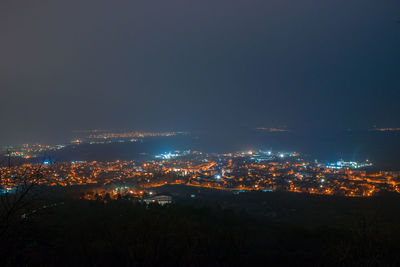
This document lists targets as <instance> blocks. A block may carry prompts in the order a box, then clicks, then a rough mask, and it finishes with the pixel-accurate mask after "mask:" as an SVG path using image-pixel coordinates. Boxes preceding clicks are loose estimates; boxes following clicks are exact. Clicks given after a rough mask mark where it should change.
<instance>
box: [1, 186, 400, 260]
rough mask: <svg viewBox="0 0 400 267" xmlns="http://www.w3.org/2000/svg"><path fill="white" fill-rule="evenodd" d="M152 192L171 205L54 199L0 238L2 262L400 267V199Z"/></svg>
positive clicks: (178, 188) (171, 188) (176, 188)
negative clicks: (52, 204)
mask: <svg viewBox="0 0 400 267" xmlns="http://www.w3.org/2000/svg"><path fill="white" fill-rule="evenodd" d="M156 190H157V192H158V193H167V192H168V193H169V194H170V195H172V196H173V198H174V200H175V203H174V204H172V205H168V206H159V205H150V206H146V205H144V204H140V203H138V202H137V201H132V200H124V199H120V200H115V201H108V202H107V203H104V202H100V201H85V200H77V199H71V198H69V197H59V199H58V200H57V203H60V204H59V205H58V206H56V207H51V208H47V209H42V210H40V211H38V212H37V213H35V214H33V215H31V216H29V217H28V218H27V219H26V220H22V221H21V220H18V223H16V224H14V225H13V227H12V228H10V231H7V233H6V234H3V237H2V240H3V242H2V246H1V257H0V260H1V265H2V266H110V265H113V266H398V264H400V255H399V254H398V251H399V248H400V246H399V244H400V243H399V242H400V215H399V213H398V208H399V207H400V198H399V197H398V196H394V195H381V196H377V197H375V198H371V199H355V198H352V199H350V198H342V197H326V196H310V195H304V194H295V193H275V192H273V193H270V192H268V193H256V192H254V193H240V194H239V195H234V194H232V193H231V192H218V191H210V190H201V191H199V190H198V189H197V188H186V187H182V186H167V187H163V188H158V189H156ZM192 194H196V197H195V198H192V197H190V195H192ZM52 199H53V201H54V198H52ZM41 203H42V202H41ZM40 205H42V204H40Z"/></svg>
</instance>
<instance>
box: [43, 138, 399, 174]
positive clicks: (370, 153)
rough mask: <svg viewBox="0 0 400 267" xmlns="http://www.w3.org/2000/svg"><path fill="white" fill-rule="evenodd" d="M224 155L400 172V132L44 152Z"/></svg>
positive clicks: (172, 141)
mask: <svg viewBox="0 0 400 267" xmlns="http://www.w3.org/2000/svg"><path fill="white" fill-rule="evenodd" d="M186 149H191V150H199V151H204V152H215V153H226V152H237V151H248V150H272V151H283V152H285V151H286V152H290V151H296V152H301V153H303V154H307V155H308V156H309V157H311V158H313V159H314V158H315V159H318V160H321V161H333V162H335V161H337V160H339V159H344V160H346V161H350V160H354V161H364V160H366V159H369V160H370V161H372V162H374V163H375V166H376V167H378V168H382V169H398V170H400V154H399V153H400V133H399V132H361V131H360V132H319V133H311V134H310V133H307V134H301V133H292V132H280V133H270V132H257V131H253V132H245V133H238V132H235V133H217V134H216V133H212V134H206V133H202V134H192V135H191V136H173V137H154V138H153V137H152V138H145V139H144V142H143V143H140V142H137V143H116V144H105V145H80V146H70V147H68V148H67V149H65V150H63V151H61V152H57V153H54V154H51V155H48V156H51V157H53V158H54V159H56V160H116V159H120V160H127V159H137V158H143V157H144V158H146V156H147V157H151V156H152V155H154V154H157V153H163V152H169V151H174V150H186Z"/></svg>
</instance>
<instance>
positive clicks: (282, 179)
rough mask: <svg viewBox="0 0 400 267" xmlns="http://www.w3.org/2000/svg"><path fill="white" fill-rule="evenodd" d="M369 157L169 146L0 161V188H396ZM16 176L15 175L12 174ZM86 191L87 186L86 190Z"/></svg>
mask: <svg viewBox="0 0 400 267" xmlns="http://www.w3.org/2000/svg"><path fill="white" fill-rule="evenodd" d="M371 166H372V163H370V162H364V163H357V162H344V161H338V162H337V163H335V164H322V163H319V162H316V161H307V160H305V159H303V157H302V155H301V154H299V153H295V152H290V153H287V152H286V153H285V152H276V153H273V152H271V151H258V152H256V151H247V152H243V153H230V154H208V153H202V152H198V151H173V152H168V153H164V154H159V155H155V156H154V159H152V160H145V161H133V160H132V161H107V162H97V161H92V162H86V161H72V162H50V161H44V162H43V163H36V164H23V165H20V166H14V167H11V168H9V167H3V168H1V169H0V176H1V181H2V187H3V189H6V188H8V189H9V190H12V188H14V187H16V186H17V184H15V183H14V180H15V179H13V177H21V176H24V175H29V176H32V177H35V173H36V172H37V170H38V169H40V176H39V177H38V178H37V183H38V184H41V185H47V186H78V185H92V186H93V189H94V191H96V192H97V193H99V192H102V194H105V193H111V194H112V195H114V196H115V195H116V194H117V193H119V194H120V193H121V192H120V190H118V188H124V190H122V191H123V193H125V194H132V195H136V196H137V195H140V194H139V192H141V194H144V193H145V192H147V191H148V190H151V189H152V188H156V187H159V186H162V185H165V184H183V185H187V186H192V187H204V188H212V189H218V190H226V191H232V192H245V191H268V192H270V191H289V192H297V193H307V194H321V195H339V196H347V197H370V196H374V195H376V194H377V193H379V192H381V191H385V192H386V191H388V192H397V193H400V188H399V184H400V172H385V171H371V170H369V169H368V167H371ZM16 181H18V180H16ZM90 194H91V191H90V189H88V196H89V195H90Z"/></svg>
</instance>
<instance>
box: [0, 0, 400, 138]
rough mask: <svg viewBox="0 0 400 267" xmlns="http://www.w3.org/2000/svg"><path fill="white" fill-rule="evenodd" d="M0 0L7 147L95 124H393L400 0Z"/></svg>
mask: <svg viewBox="0 0 400 267" xmlns="http://www.w3.org/2000/svg"><path fill="white" fill-rule="evenodd" d="M0 5H1V8H0V18H1V23H0V30H1V32H2V42H1V43H0V56H1V58H2V60H1V62H0V70H1V73H2V75H1V78H0V87H1V99H2V103H1V112H0V121H1V122H2V125H3V127H2V131H1V132H0V140H1V142H0V143H1V144H3V145H5V144H10V143H27V142H37V141H41V142H46V141H57V140H59V139H61V138H60V137H63V138H64V137H65V136H69V134H70V132H71V131H73V130H80V129H96V128H107V129H109V128H111V129H136V130H153V131H160V130H161V131H169V130H178V131H179V130H181V131H196V130H197V131H200V130H201V131H214V130H226V129H229V130H235V129H242V128H243V127H244V128H246V129H247V128H250V129H251V128H256V127H276V128H279V127H287V128H289V129H291V130H295V131H306V132H307V133H312V132H313V131H316V130H322V129H323V130H325V129H327V130H331V129H336V130H337V129H338V130H346V129H348V128H351V129H369V128H371V127H373V126H374V125H375V126H376V127H400V119H399V116H395V114H399V113H400V110H399V105H398V100H399V94H400V93H399V92H400V90H399V86H400V81H399V69H400V60H399V59H400V51H399V49H398V47H400V34H399V32H400V26H399V23H397V21H398V19H399V12H398V10H399V2H398V1H397V0H389V1H385V2H384V3H383V2H377V1H372V0H367V1H359V0H356V1H342V0H340V1H334V2H321V1H316V0H306V1H292V2H285V1H239V0H233V1H226V0H222V1H217V2H215V1H189V2H188V1H177V0H172V1H167V2H160V3H154V2H143V1H129V2H128V1H127V2H125V1H117V2H110V1H104V0H101V1H93V0H89V1H85V2H84V3H82V1H76V0H73V1H56V2H54V1H35V2H34V3H33V2H27V1H24V2H15V1H2V3H1V4H0ZM66 133H68V134H66Z"/></svg>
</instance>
